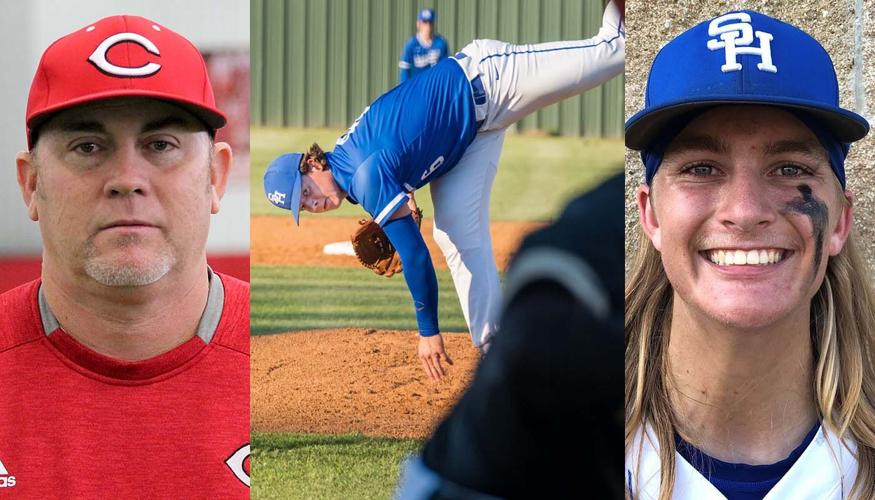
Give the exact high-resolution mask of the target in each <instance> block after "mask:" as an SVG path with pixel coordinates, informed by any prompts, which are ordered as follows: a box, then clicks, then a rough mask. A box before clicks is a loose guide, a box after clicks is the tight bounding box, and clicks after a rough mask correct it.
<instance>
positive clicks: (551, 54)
mask: <svg viewBox="0 0 875 500" xmlns="http://www.w3.org/2000/svg"><path fill="white" fill-rule="evenodd" d="M624 47H625V25H624V23H623V19H622V10H621V8H618V5H617V2H615V1H612V2H610V3H609V4H608V5H607V7H606V9H605V12H604V16H603V23H602V27H601V29H600V30H599V32H598V34H597V35H596V36H595V37H593V38H591V39H588V40H578V41H563V42H553V43H543V44H537V45H511V44H508V43H504V42H499V41H494V40H475V41H473V42H472V43H470V44H468V45H467V46H466V47H465V48H463V49H462V50H461V51H460V52H458V53H457V54H456V55H455V56H453V57H450V58H448V59H447V60H444V61H442V62H440V63H438V64H437V65H435V66H434V67H433V68H432V69H430V70H429V71H427V72H425V73H423V74H421V75H419V76H417V77H415V78H412V79H411V80H409V81H407V82H405V83H403V84H401V85H398V86H397V87H395V88H393V89H392V90H391V91H389V92H387V93H386V94H383V95H382V96H381V97H379V98H378V99H377V100H376V101H374V102H373V103H372V104H371V105H370V106H368V107H366V108H365V109H364V111H363V112H362V114H361V116H359V118H358V119H356V120H355V122H354V123H353V124H352V126H350V128H349V130H347V131H346V133H344V134H343V135H342V136H341V137H340V138H339V139H338V140H337V143H336V144H335V147H334V150H333V151H329V152H323V150H322V149H321V148H320V147H319V146H318V145H315V144H314V145H313V146H312V147H311V148H310V150H309V151H307V152H306V153H291V154H286V155H283V156H281V157H279V158H277V159H276V160H274V161H273V162H272V163H271V165H270V166H269V167H268V169H267V172H266V173H265V176H264V188H265V194H266V195H267V197H268V199H269V200H270V201H271V202H272V203H273V204H274V205H276V206H277V207H280V208H283V209H286V210H290V211H291V212H292V215H293V216H294V218H295V221H296V222H297V221H298V216H299V212H300V211H301V210H305V211H308V212H313V213H319V212H324V211H327V210H333V209H336V208H337V207H338V206H339V205H340V204H341V203H342V201H343V200H348V201H350V202H351V203H356V204H359V205H361V206H362V208H363V209H364V210H365V211H367V212H368V213H369V214H370V215H371V217H373V221H374V224H375V225H378V226H379V227H380V228H381V229H382V231H384V232H385V237H386V240H385V241H382V242H380V241H379V239H378V238H375V237H374V233H373V232H372V231H367V232H366V233H365V237H364V238H363V240H364V241H366V242H368V243H367V244H364V245H358V246H365V247H367V246H372V247H373V246H376V247H378V248H388V247H390V246H391V249H392V250H393V251H397V255H398V256H399V257H400V261H401V264H403V268H404V278H405V280H406V281H407V285H408V287H409V289H410V293H411V295H412V297H413V302H414V307H415V311H416V319H417V323H418V326H419V334H420V341H419V357H420V359H421V360H422V363H423V367H424V369H425V370H426V372H427V373H428V374H429V375H430V376H431V377H432V378H434V379H440V378H441V377H442V376H443V375H444V367H443V366H442V364H441V361H442V360H443V361H445V362H447V363H452V361H451V360H450V358H449V357H448V356H447V354H446V352H445V350H444V346H443V339H442V338H441V336H440V329H439V327H438V319H437V311H438V307H437V305H438V293H437V279H436V276H435V272H434V268H433V266H432V264H431V259H430V257H429V254H428V250H427V248H426V246H425V242H424V240H423V239H422V235H421V234H420V232H419V227H418V225H417V223H416V221H415V220H414V217H412V216H411V214H412V213H413V211H414V209H413V207H412V203H411V199H412V195H413V193H414V192H415V191H416V190H417V189H419V188H421V187H423V186H425V185H426V184H428V185H430V188H431V195H432V200H433V202H434V209H435V214H434V238H435V240H436V241H437V243H438V245H439V246H440V248H441V250H442V252H443V254H444V257H445V258H446V261H447V264H448V266H449V268H450V272H451V274H452V277H453V282H454V284H455V288H456V292H457V294H458V296H459V300H460V302H461V305H462V312H463V314H464V317H465V321H466V323H467V325H468V329H469V331H470V334H471V339H472V341H473V343H474V345H475V346H476V347H478V348H480V349H481V350H483V351H485V350H486V349H487V347H488V343H489V339H490V337H491V336H492V335H493V334H494V333H495V331H496V328H497V325H496V318H497V312H498V308H499V305H500V296H501V287H500V284H499V279H498V270H497V267H496V264H495V258H494V255H493V252H492V241H491V236H490V233H489V194H490V191H491V188H492V183H493V180H494V179H495V175H496V173H497V168H498V160H499V156H500V154H501V148H502V144H503V141H504V134H505V130H506V129H507V127H509V126H510V125H512V124H513V123H516V122H517V121H519V120H520V119H522V118H523V117H525V116H527V115H529V114H530V113H533V112H535V111H537V110H539V109H541V108H543V107H545V106H548V105H550V104H552V103H555V102H557V101H560V100H562V99H564V98H567V97H570V96H574V95H577V94H580V93H581V92H583V91H585V90H587V89H590V88H593V87H596V86H598V85H600V84H602V83H604V82H606V81H607V80H609V79H611V78H612V77H614V76H616V75H618V74H619V73H620V72H622V71H623V58H624ZM521 201H522V202H524V203H526V202H530V203H535V202H536V200H521ZM375 239H376V240H377V241H378V242H377V243H376V244H375V245H374V244H371V243H370V242H373V241H374V240H375ZM390 243H391V245H389V244H390ZM354 244H356V243H354ZM364 253H368V252H367V251H365V252H364ZM380 260H381V261H383V260H387V259H385V258H384V259H380ZM378 272H380V273H383V274H392V273H393V272H394V270H393V269H392V270H388V271H387V269H386V268H385V267H380V268H379V269H378Z"/></svg>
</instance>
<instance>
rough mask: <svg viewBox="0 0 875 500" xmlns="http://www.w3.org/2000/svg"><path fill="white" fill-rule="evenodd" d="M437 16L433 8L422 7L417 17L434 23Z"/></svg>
mask: <svg viewBox="0 0 875 500" xmlns="http://www.w3.org/2000/svg"><path fill="white" fill-rule="evenodd" d="M436 17H437V16H435V14H434V10H433V9H422V10H421V11H419V16H418V17H417V18H416V19H417V20H419V21H422V22H424V23H433V22H434V21H435V18H436Z"/></svg>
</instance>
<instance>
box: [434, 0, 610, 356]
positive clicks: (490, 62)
mask: <svg viewBox="0 0 875 500" xmlns="http://www.w3.org/2000/svg"><path fill="white" fill-rule="evenodd" d="M624 52H625V27H624V26H623V24H622V23H621V22H620V13H619V11H618V10H617V8H616V6H615V5H614V3H613V2H611V3H610V4H609V6H608V7H607V8H606V9H605V14H604V16H603V18H602V27H601V29H600V30H599V33H598V35H596V36H595V37H593V38H590V39H588V40H577V41H565V42H551V43H542V44H535V45H511V44H508V43H504V42H499V41H495V40H475V41H473V42H471V43H470V44H469V45H467V46H466V47H465V48H464V49H462V54H464V57H461V56H460V57H461V58H460V59H458V63H459V65H461V66H462V69H463V70H464V71H465V74H466V75H468V78H469V80H474V79H476V78H479V79H480V82H481V83H482V85H483V90H484V91H485V93H486V102H485V103H484V104H482V105H480V106H478V119H481V115H482V114H483V113H484V108H485V117H482V119H483V120H484V122H483V124H482V125H481V126H480V129H479V132H478V133H477V136H476V137H475V139H474V142H472V143H471V145H470V146H468V149H466V150H465V153H464V155H462V158H461V159H460V160H459V163H458V164H457V165H456V166H455V167H454V168H453V169H452V170H451V171H450V172H448V173H447V174H445V175H444V176H442V177H440V178H439V179H436V180H434V181H432V182H431V195H432V201H433V203H434V210H435V215H434V238H435V240H436V241H437V243H438V246H440V248H441V251H442V252H443V254H444V257H445V258H446V260H447V264H448V266H449V268H450V274H452V276H453V283H454V285H455V287H456V292H457V294H458V295H459V302H460V303H461V306H462V313H463V314H464V316H465V321H466V323H467V324H468V331H469V332H470V333H471V339H472V341H473V342H474V345H475V346H477V347H481V348H485V344H486V343H487V342H488V341H489V339H490V337H491V336H492V334H493V333H494V332H495V331H496V329H497V320H498V316H499V313H500V307H501V284H500V282H499V280H498V269H497V267H496V264H495V257H494V255H493V252H492V237H491V235H490V233H489V196H490V193H491V191H492V183H493V181H494V180H495V174H496V173H497V170H498V160H499V158H500V156H501V147H502V145H503V143H504V133H505V130H506V128H507V127H509V126H510V125H512V124H514V123H516V122H517V121H519V120H521V119H522V118H524V117H526V116H527V115H529V114H531V113H534V112H535V111H538V110H539V109H541V108H543V107H545V106H548V105H550V104H553V103H555V102H558V101H560V100H562V99H565V98H567V97H570V96H574V95H577V94H580V93H582V92H584V91H586V90H589V89H591V88H593V87H597V86H598V85H601V84H602V83H604V82H606V81H608V80H609V79H611V78H613V77H614V76H617V75H618V74H620V73H621V72H622V71H623V59H624ZM533 168H538V166H536V165H533ZM522 201H523V200H521V202H522Z"/></svg>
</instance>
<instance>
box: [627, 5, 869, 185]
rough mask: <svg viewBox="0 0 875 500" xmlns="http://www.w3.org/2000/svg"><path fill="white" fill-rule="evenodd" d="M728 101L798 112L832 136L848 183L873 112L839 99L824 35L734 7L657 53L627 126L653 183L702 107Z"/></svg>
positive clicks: (822, 136)
mask: <svg viewBox="0 0 875 500" xmlns="http://www.w3.org/2000/svg"><path fill="white" fill-rule="evenodd" d="M722 104H764V105H774V106H779V107H782V108H784V109H786V110H788V111H791V112H793V113H794V114H795V115H796V116H797V117H799V118H800V119H801V120H802V121H803V122H805V124H806V125H808V126H809V128H812V130H813V131H814V133H815V135H817V136H818V139H819V140H820V141H821V143H824V142H825V141H826V142H827V143H828V144H824V147H825V148H826V149H827V152H828V154H829V156H830V160H831V163H833V165H832V167H833V170H834V171H836V175H837V176H838V177H839V179H840V181H842V185H844V167H843V164H844V155H846V154H847V147H848V143H850V142H853V141H856V140H859V139H861V138H863V137H864V136H865V135H866V134H867V133H868V131H869V123H868V122H867V121H866V119H865V118H863V117H862V116H860V115H858V114H857V113H854V112H852V111H848V110H846V109H842V108H841V107H840V106H839V89H838V81H837V79H836V74H835V69H834V67H833V63H832V60H831V59H830V57H829V54H828V53H827V52H826V50H825V49H824V48H823V47H822V46H821V45H820V43H818V42H817V40H815V39H814V38H812V37H811V35H809V34H807V33H805V32H804V31H802V30H800V29H799V28H796V27H795V26H791V25H789V24H787V23H785V22H782V21H779V20H777V19H773V18H771V17H769V16H766V15H764V14H760V13H759V12H754V11H749V10H744V11H735V12H729V13H726V14H723V15H721V16H719V17H716V18H714V19H711V20H708V21H705V22H702V23H700V24H698V25H697V26H694V27H693V28H691V29H689V30H687V31H685V32H684V33H682V34H680V35H678V37H677V38H675V39H673V40H671V41H670V42H669V43H668V44H667V45H665V47H663V48H662V50H660V51H659V53H658V54H657V55H656V58H654V60H653V64H652V65H651V67H650V75H649V77H648V79H647V91H646V94H645V100H644V109H642V110H641V111H639V112H638V113H636V114H635V115H634V116H632V117H631V118H629V120H628V121H627V122H626V126H625V132H626V133H625V141H626V146H627V147H629V148H630V149H636V150H642V151H643V152H642V159H643V160H644V162H645V166H646V168H647V171H646V179H647V182H648V183H649V182H650V181H651V179H652V178H653V175H654V174H655V172H656V169H657V168H658V167H659V163H661V159H662V149H663V148H664V147H666V146H667V145H668V143H669V142H671V140H672V139H673V138H674V136H676V135H677V134H678V133H679V132H680V131H681V130H682V129H683V127H684V126H685V125H686V124H687V123H689V121H690V120H691V119H692V118H693V117H695V116H697V115H698V113H700V112H702V111H703V110H705V109H707V108H710V107H713V106H716V105H722ZM654 149H656V150H657V153H658V154H657V155H656V158H654V155H653V154H652V152H653V150H654ZM841 149H844V154H841V151H839V150H841ZM648 150H650V152H651V155H650V158H649V161H648V158H647V157H646V153H647V151H648ZM839 157H840V158H839ZM839 160H840V162H841V164H842V165H835V163H836V162H837V161H839Z"/></svg>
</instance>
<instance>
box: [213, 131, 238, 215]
mask: <svg viewBox="0 0 875 500" xmlns="http://www.w3.org/2000/svg"><path fill="white" fill-rule="evenodd" d="M212 155H213V158H212V160H213V161H212V164H211V165H212V168H210V213H212V214H217V213H219V205H220V201H221V200H222V196H224V195H225V187H226V186H227V185H228V173H229V172H231V164H232V163H233V159H234V158H233V155H232V154H231V146H230V145H229V144H228V143H227V142H217V143H215V144H214V145H213V153H212Z"/></svg>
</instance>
